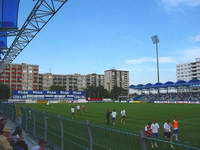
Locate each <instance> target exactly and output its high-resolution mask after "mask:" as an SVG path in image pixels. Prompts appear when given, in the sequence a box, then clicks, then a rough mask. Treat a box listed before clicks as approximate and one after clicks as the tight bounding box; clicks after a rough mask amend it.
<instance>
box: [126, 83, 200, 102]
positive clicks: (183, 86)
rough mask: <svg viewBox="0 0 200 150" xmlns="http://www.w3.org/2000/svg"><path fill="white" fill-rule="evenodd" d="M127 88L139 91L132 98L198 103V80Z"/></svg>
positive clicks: (199, 87) (199, 89)
mask: <svg viewBox="0 0 200 150" xmlns="http://www.w3.org/2000/svg"><path fill="white" fill-rule="evenodd" d="M129 89H132V90H135V93H137V94H138V93H139V96H136V97H134V98H133V99H132V100H137V101H138V100H141V101H145V102H157V103H158V102H159V103H160V102H164V103H198V104H200V92H199V91H200V80H190V81H188V82H186V81H183V80H179V81H177V82H171V81H168V82H166V83H155V84H151V83H148V84H145V85H142V84H138V85H131V86H129Z"/></svg>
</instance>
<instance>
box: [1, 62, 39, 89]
mask: <svg viewBox="0 0 200 150" xmlns="http://www.w3.org/2000/svg"><path fill="white" fill-rule="evenodd" d="M38 72H39V66H38V65H30V64H25V63H22V64H8V65H7V67H6V68H5V70H4V72H2V73H1V74H0V83H2V84H5V85H7V86H8V87H9V88H10V89H12V90H38V89H39V74H38Z"/></svg>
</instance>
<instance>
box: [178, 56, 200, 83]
mask: <svg viewBox="0 0 200 150" xmlns="http://www.w3.org/2000/svg"><path fill="white" fill-rule="evenodd" d="M176 77H177V80H184V81H189V80H193V79H199V80H200V58H196V60H195V62H189V63H184V64H177V65H176Z"/></svg>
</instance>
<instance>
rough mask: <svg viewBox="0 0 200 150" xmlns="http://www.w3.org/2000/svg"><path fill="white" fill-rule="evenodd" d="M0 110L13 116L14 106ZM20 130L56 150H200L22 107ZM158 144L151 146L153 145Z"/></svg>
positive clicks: (6, 106) (1, 107) (4, 105)
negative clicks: (46, 142)
mask: <svg viewBox="0 0 200 150" xmlns="http://www.w3.org/2000/svg"><path fill="white" fill-rule="evenodd" d="M0 110H1V111H2V112H4V114H5V115H6V116H7V117H9V118H11V119H12V120H13V121H15V120H17V118H16V117H15V112H16V109H15V107H14V105H10V104H9V105H8V104H0ZM20 116H21V125H22V128H23V129H24V130H25V131H26V132H27V133H29V135H30V136H33V137H35V138H44V139H45V140H46V141H48V143H49V144H50V145H51V146H52V148H53V149H55V150H169V149H176V150H200V148H197V147H193V146H189V145H185V144H183V143H175V142H170V141H167V140H163V139H155V138H147V137H145V136H144V135H143V132H141V134H134V133H131V132H128V131H124V130H119V129H114V128H107V127H104V126H100V125H95V124H92V123H90V122H89V121H76V120H74V119H68V118H66V117H63V116H58V115H54V114H50V113H46V112H40V111H36V110H32V109H30V108H24V107H23V108H21V115H20ZM155 143H156V145H158V147H153V148H152V145H154V144H155Z"/></svg>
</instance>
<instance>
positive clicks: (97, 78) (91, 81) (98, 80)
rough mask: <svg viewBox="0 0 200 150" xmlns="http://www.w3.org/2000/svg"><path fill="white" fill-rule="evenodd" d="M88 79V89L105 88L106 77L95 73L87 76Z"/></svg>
mask: <svg viewBox="0 0 200 150" xmlns="http://www.w3.org/2000/svg"><path fill="white" fill-rule="evenodd" d="M86 78H87V87H89V86H96V87H98V86H104V75H101V74H96V73H93V74H88V75H86Z"/></svg>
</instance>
